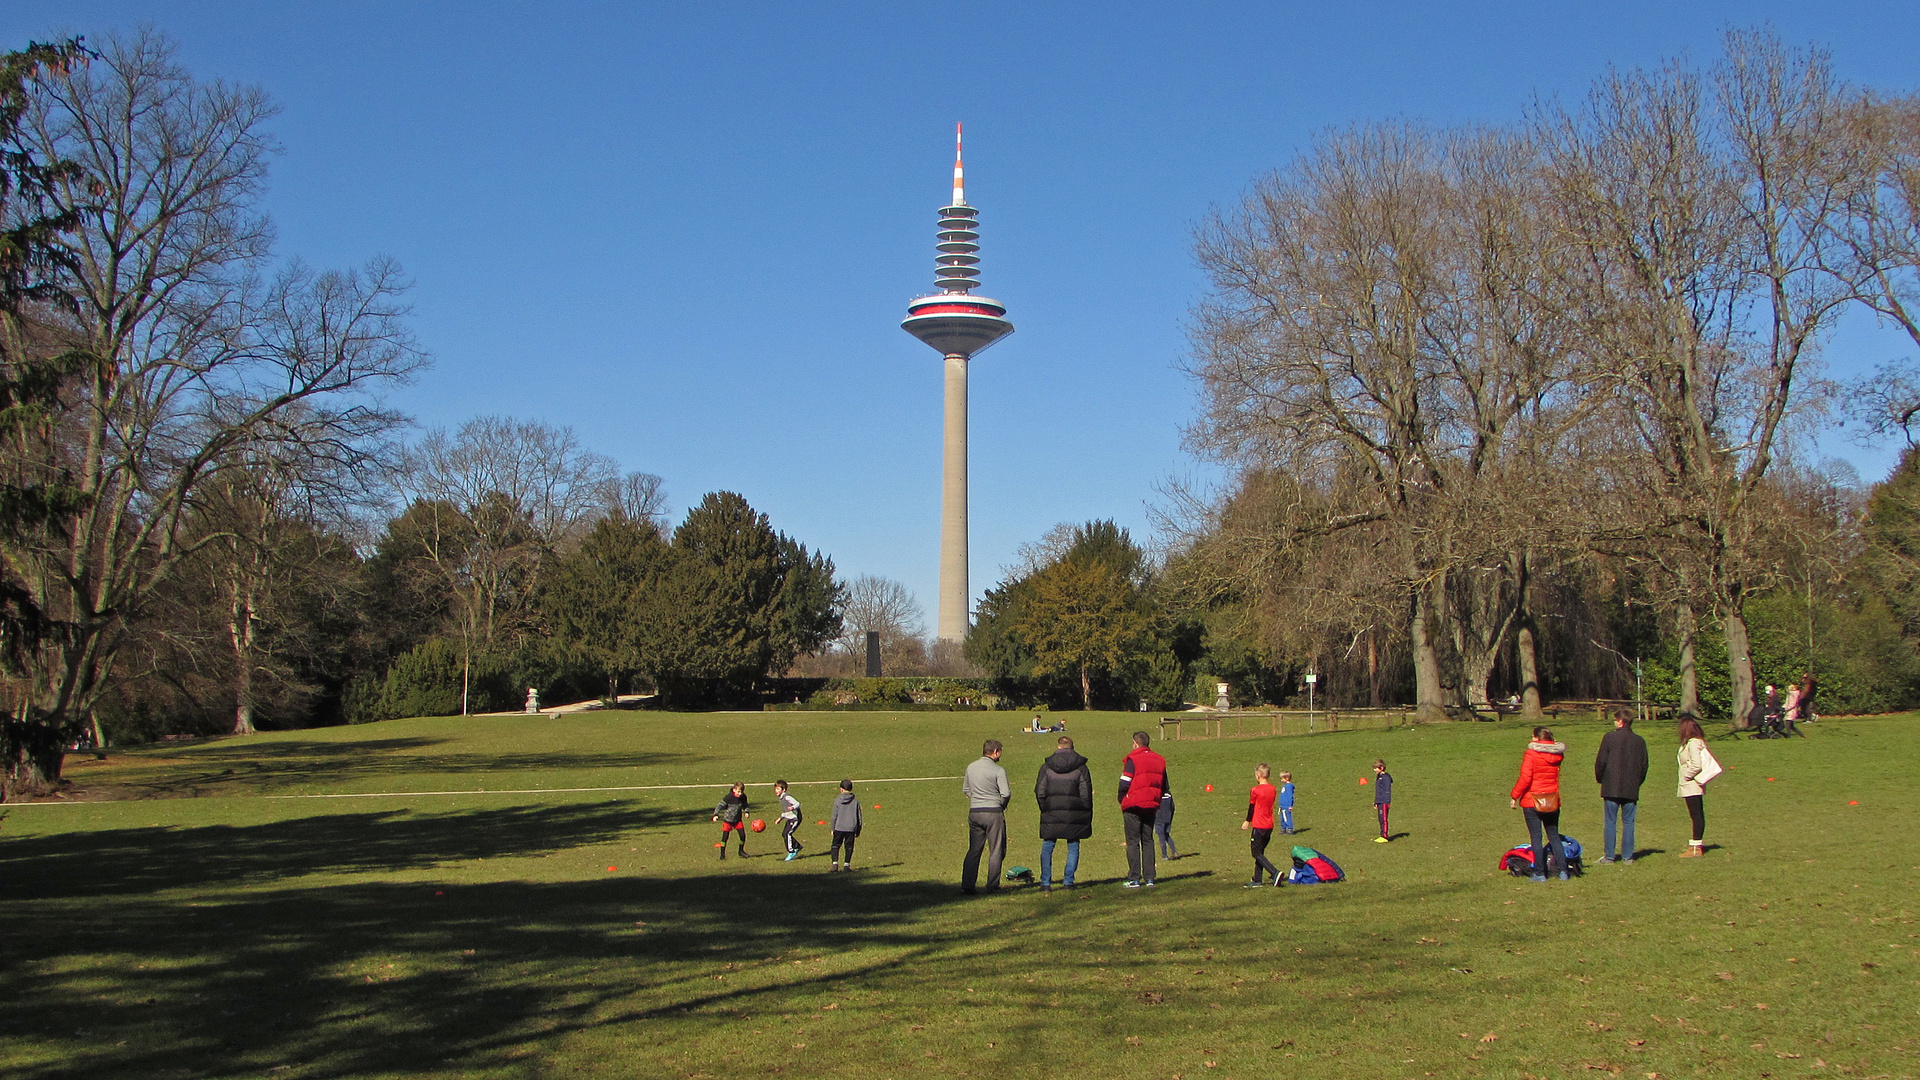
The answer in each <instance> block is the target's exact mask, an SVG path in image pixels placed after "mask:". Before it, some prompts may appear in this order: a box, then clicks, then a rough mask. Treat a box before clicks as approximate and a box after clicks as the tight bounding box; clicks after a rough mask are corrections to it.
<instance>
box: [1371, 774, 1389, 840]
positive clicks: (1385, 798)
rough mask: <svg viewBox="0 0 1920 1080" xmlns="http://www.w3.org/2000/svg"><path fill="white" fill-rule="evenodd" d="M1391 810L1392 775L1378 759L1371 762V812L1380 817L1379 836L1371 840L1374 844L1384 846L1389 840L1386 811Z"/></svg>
mask: <svg viewBox="0 0 1920 1080" xmlns="http://www.w3.org/2000/svg"><path fill="white" fill-rule="evenodd" d="M1392 809H1393V774H1392V773H1390V772H1388V771H1387V763H1386V762H1385V761H1382V760H1380V759H1378V758H1375V759H1374V762H1373V812H1374V813H1376V814H1379V815H1380V835H1379V836H1376V837H1374V838H1373V842H1374V843H1376V844H1384V843H1386V842H1387V840H1388V839H1389V836H1388V833H1387V811H1389V810H1392Z"/></svg>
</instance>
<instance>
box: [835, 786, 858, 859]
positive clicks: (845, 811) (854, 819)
mask: <svg viewBox="0 0 1920 1080" xmlns="http://www.w3.org/2000/svg"><path fill="white" fill-rule="evenodd" d="M827 823H828V824H830V825H832V826H833V850H832V851H831V852H829V853H828V854H829V855H831V856H832V858H833V862H832V863H831V864H830V865H829V866H828V867H827V869H828V870H838V869H840V868H841V864H840V846H841V845H842V844H845V845H846V848H847V861H846V868H847V869H848V870H851V869H853V842H854V840H855V839H857V838H858V837H859V836H860V800H859V799H856V798H854V796H853V781H851V780H842V781H840V794H839V796H838V797H836V798H835V799H834V800H833V813H832V814H831V815H830V816H829V817H828V818H827Z"/></svg>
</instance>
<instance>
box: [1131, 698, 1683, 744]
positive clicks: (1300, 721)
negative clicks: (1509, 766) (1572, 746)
mask: <svg viewBox="0 0 1920 1080" xmlns="http://www.w3.org/2000/svg"><path fill="white" fill-rule="evenodd" d="M1621 707H1625V708H1629V709H1633V710H1634V712H1635V715H1636V717H1638V718H1639V719H1648V718H1651V719H1654V720H1659V719H1662V718H1668V717H1671V716H1673V715H1674V714H1675V713H1677V712H1678V711H1679V708H1678V706H1674V705H1664V704H1660V703H1657V702H1651V701H1630V700H1625V699H1613V698H1596V699H1592V700H1582V701H1555V702H1551V703H1549V704H1547V705H1544V706H1542V708H1541V711H1542V712H1543V713H1544V714H1545V715H1546V716H1548V717H1549V718H1551V719H1554V720H1561V719H1566V720H1605V719H1607V718H1608V717H1609V716H1611V715H1612V714H1613V710H1614V709H1616V708H1621ZM1519 711H1520V710H1519V707H1518V706H1507V705H1494V706H1491V707H1490V708H1488V709H1485V710H1477V711H1476V712H1475V713H1474V715H1476V716H1478V717H1479V718H1480V719H1483V720H1497V719H1500V718H1501V717H1506V716H1515V715H1518V713H1519ZM1460 715H1461V716H1462V718H1463V719H1464V718H1465V716H1464V714H1460ZM1413 716H1414V710H1413V709H1412V708H1411V707H1392V708H1384V709H1315V710H1314V711H1313V712H1311V713H1309V712H1308V711H1307V710H1305V709H1259V710H1254V709H1244V710H1230V711H1227V712H1217V713H1183V714H1181V715H1179V716H1162V717H1161V718H1160V737H1161V738H1162V739H1228V738H1246V737H1249V736H1255V735H1308V734H1315V733H1318V732H1322V731H1360V730H1364V729H1371V730H1375V731H1379V730H1383V729H1386V728H1395V727H1407V726H1410V725H1411V724H1412V723H1413Z"/></svg>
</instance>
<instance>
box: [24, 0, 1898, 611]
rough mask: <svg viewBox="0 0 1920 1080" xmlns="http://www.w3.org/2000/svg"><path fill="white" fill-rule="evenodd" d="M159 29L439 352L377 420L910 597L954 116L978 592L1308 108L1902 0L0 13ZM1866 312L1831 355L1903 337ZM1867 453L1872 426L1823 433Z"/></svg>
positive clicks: (1157, 421) (1156, 357)
mask: <svg viewBox="0 0 1920 1080" xmlns="http://www.w3.org/2000/svg"><path fill="white" fill-rule="evenodd" d="M142 22H146V23H152V24H154V25H156V26H158V27H160V28H161V29H164V30H166V31H167V32H169V33H170V34H172V35H173V36H174V37H176V38H177V39H178V41H179V42H180V45H181V55H182V58H183V59H184V61H185V62H186V63H187V64H188V65H189V66H190V67H191V68H192V69H193V70H194V71H195V72H196V73H197V74H198V75H200V76H202V77H206V78H222V79H228V80H235V81H245V82H253V83H258V84H260V85H261V86H263V87H265V88H266V89H267V90H268V91H269V92H270V93H271V94H272V95H273V96H274V98H275V99H277V100H278V101H279V103H280V105H281V107H282V110H283V111H282V113H281V115H280V116H279V117H278V118H277V119H276V120H275V122H274V125H273V129H274V131H275V133H276V135H277V136H278V138H279V139H280V141H281V142H282V143H283V144H284V146H285V153H284V155H282V157H281V158H280V159H279V160H278V162H277V163H276V165H275V169H274V179H273V187H272V193H271V196H270V199H269V209H270V211H271V213H272V214H273V216H274V218H275V220H276V222H277V224H278V228H279V236H280V241H279V250H280V252H281V253H282V254H284V255H295V254H297V255H299V256H301V257H303V258H305V259H307V260H308V261H310V262H312V263H315V264H318V265H321V266H331V265H342V264H348V263H354V262H358V261H361V260H363V259H365V258H366V257H368V256H369V255H372V254H375V253H385V254H389V255H392V256H394V257H396V258H398V259H399V260H400V261H401V262H402V263H403V264H404V265H405V266H406V268H407V270H408V271H409V273H410V275H411V276H412V278H413V279H414V280H415V281H416V282H417V289H416V292H415V304H416V318H415V327H416V329H417V331H418V333H419V336H420V338H421V340H422V342H423V343H424V344H425V345H426V346H427V348H428V349H430V350H431V352H432V353H433V355H434V357H435V366H434V368H433V369H432V370H431V371H430V372H429V373H427V374H426V375H425V376H424V377H422V378H421V379H420V380H419V381H418V383H417V384H416V385H415V386H413V387H411V388H409V389H407V390H406V391H405V392H403V393H402V394H400V395H399V397H398V400H397V404H399V405H400V406H401V407H402V408H404V409H406V410H407V411H409V412H410V413H411V414H413V415H414V416H416V417H417V418H418V419H419V420H420V422H421V423H422V424H423V425H454V424H458V423H459V422H460V421H461V420H463V419H466V418H468V417H471V416H474V415H478V414H482V413H503V414H508V415H513V416H517V417H522V418H528V419H539V420H544V421H547V422H550V423H558V424H568V425H571V426H572V427H573V428H574V429H575V430H576V431H578V432H579V434H580V435H581V437H582V439H583V440H584V441H585V442H586V443H587V444H588V445H589V446H591V447H593V448H594V449H597V450H599V451H601V452H603V453H606V454H608V455H611V456H612V457H614V458H615V459H617V460H618V461H619V462H620V463H621V465H622V466H623V467H625V468H628V469H644V470H646V471H649V472H654V473H658V474H660V475H661V476H663V477H665V478H666V481H667V485H668V490H669V494H670V495H671V497H672V499H673V506H674V512H675V514H676V515H677V514H678V513H680V512H681V511H683V510H684V508H685V507H686V506H687V505H688V504H689V503H691V502H693V501H695V500H697V499H698V498H699V496H700V495H701V494H702V493H703V492H706V491H709V490H714V489H718V488H726V489H731V490H734V491H738V492H741V493H742V494H744V495H745V496H746V497H747V499H748V500H749V501H750V502H752V504H753V505H754V506H756V507H758V508H760V509H762V510H764V511H766V512H767V513H768V514H769V515H770V516H771V517H772V519H773V521H774V524H775V526H776V527H778V528H780V529H782V530H784V531H786V532H788V533H790V534H792V535H794V536H795V537H797V538H799V539H801V540H802V541H804V542H806V543H808V544H809V545H811V546H813V547H815V548H817V549H820V550H823V551H825V552H827V553H828V554H829V555H831V556H832V557H833V558H834V560H835V562H836V563H837V564H838V566H839V568H840V570H841V572H842V573H843V575H845V576H849V577H851V576H853V575H856V574H862V573H872V574H880V575H884V576H887V577H892V578H895V579H897V580H899V581H901V582H903V583H905V584H906V585H907V586H908V587H909V588H910V589H912V590H913V592H914V593H915V594H916V595H917V596H918V597H919V599H920V601H921V603H922V605H923V606H924V607H926V608H927V609H928V614H929V616H931V614H932V608H933V606H934V602H935V597H936V594H935V584H936V580H937V555H938V543H939V490H938V487H939V466H940V462H939V454H940V430H939V425H940V394H941V376H940V362H939V358H938V357H937V356H935V355H934V354H933V353H932V351H931V350H929V349H927V348H926V347H924V346H922V345H920V344H919V343H918V342H916V341H914V340H913V339H912V338H910V337H908V336H907V335H906V334H904V333H902V332H901V331H900V330H899V328H898V324H899V322H900V319H901V318H902V317H903V315H904V308H905V304H906V302H907V301H908V299H909V298H911V297H913V296H914V295H916V294H919V293H922V292H926V291H928V290H930V289H931V282H932V255H933V252H932V234H933V224H934V214H933V211H934V210H935V208H936V207H938V206H940V205H941V204H942V203H943V202H944V201H945V197H946V195H947V190H946V184H947V181H948V169H949V158H948V155H949V153H950V148H951V140H952V130H953V123H954V121H956V120H964V121H965V122H966V124H967V164H968V170H967V171H968V194H969V201H971V202H972V203H974V204H975V205H977V206H979V207H980V208H981V219H982V222H983V225H982V245H983V251H982V252H981V255H982V257H983V260H984V263H983V269H984V273H983V279H984V281H985V284H986V288H985V289H984V290H983V291H984V292H985V293H986V294H987V295H990V296H993V297H995V298H997V299H999V300H1001V301H1002V302H1004V303H1006V304H1007V305H1008V307H1009V316H1010V317H1011V318H1012V319H1013V321H1014V322H1015V324H1016V325H1017V326H1018V327H1019V332H1018V333H1016V334H1015V335H1014V336H1013V337H1011V338H1009V339H1008V340H1007V341H1005V342H1003V343H1001V344H1000V345H997V346H995V348H994V349H993V350H992V351H991V352H988V353H986V354H984V355H983V356H982V357H981V358H980V359H979V360H978V361H976V362H975V364H974V368H973V373H972V405H973V411H972V440H973V459H972V465H973V490H972V495H973V502H972V508H973V585H974V591H975V593H976V595H977V594H978V593H979V592H980V591H981V590H983V589H985V588H987V587H988V586H990V585H992V584H993V583H994V581H995V580H997V579H998V577H999V571H1000V568H1001V567H1002V566H1004V565H1005V564H1006V563H1008V562H1009V561H1010V560H1011V558H1012V557H1013V552H1014V549H1015V548H1016V547H1018V545H1020V544H1021V543H1023V542H1026V541H1029V540H1032V539H1035V538H1037V537H1038V536H1039V535H1040V534H1042V533H1043V532H1045V531H1046V530H1047V529H1048V528H1049V527H1050V526H1052V525H1053V524H1055V523H1057V522H1061V521H1082V520H1086V519H1090V518H1097V517H1111V518H1114V519H1116V520H1118V521H1119V522H1121V523H1122V524H1124V525H1127V526H1129V527H1130V528H1132V529H1133V530H1134V532H1135V533H1136V535H1143V536H1144V535H1145V534H1147V533H1148V532H1149V526H1148V524H1147V521H1148V513H1147V512H1148V507H1149V506H1150V505H1151V504H1153V503H1154V502H1155V501H1156V500H1157V498H1158V496H1157V495H1156V494H1155V489H1156V486H1157V485H1159V484H1161V483H1163V482H1164V481H1166V480H1167V479H1168V478H1172V477H1193V478H1198V479H1200V480H1203V481H1204V480H1205V479H1206V478H1207V477H1208V476H1209V473H1208V471H1207V469H1206V468H1204V467H1203V466H1201V465H1199V464H1197V463H1196V462H1194V461H1193V460H1192V459H1191V458H1190V457H1188V456H1187V455H1186V454H1185V453H1184V452H1183V450H1182V448H1181V431H1182V428H1183V426H1184V425H1185V424H1186V423H1187V422H1188V421H1189V420H1190V419H1191V417H1192V416H1193V413H1194V408H1195V396H1194V393H1193V388H1192V386H1191V385H1190V383H1189V381H1188V380H1187V379H1186V377H1185V376H1184V375H1182V374H1181V372H1180V363H1181V359H1182V357H1183V355H1184V352H1185V339H1184V331H1183V323H1184V320H1185V317H1186V313H1187V311H1188V309H1189V307H1190V306H1191V304H1192V303H1193V302H1194V300H1195V299H1196V298H1197V297H1198V296H1199V295H1200V292H1201V290H1202V288H1203V287H1204V283H1203V281H1202V280H1201V278H1200V276H1199V274H1198V273H1197V272H1196V271H1195V269H1194V267H1193V264H1192V259H1191V255H1190V252H1189V242H1190V235H1191V229H1192V227H1193V225H1194V223H1195V222H1197V221H1198V220H1199V219H1200V218H1201V217H1202V216H1203V215H1205V214H1206V213H1207V211H1208V209H1209V208H1210V207H1212V206H1215V205H1219V204H1224V203H1228V202H1231V201H1233V200H1235V199H1236V198H1237V197H1238V195H1239V194H1240V192H1241V191H1242V190H1243V189H1244V188H1245V187H1246V185H1247V184H1248V183H1249V182H1250V181H1251V180H1252V179H1253V178H1254V177H1255V176H1256V175H1258V174H1259V173H1261V172H1264V171H1266V170H1269V169H1272V168H1274V167H1277V166H1280V165H1283V164H1284V163H1286V162H1287V161H1288V159H1289V158H1291V157H1292V156H1293V155H1294V154H1295V153H1296V152H1298V151H1299V149H1300V148H1302V147H1303V146H1304V145H1305V144H1306V142H1307V140H1308V139H1309V138H1310V137H1311V135H1312V134H1313V133H1314V132H1315V131H1316V130H1319V129H1322V128H1325V127H1328V126H1334V125H1341V124H1345V123H1349V122H1352V121H1355V120H1360V119H1365V118H1371V117H1384V116H1405V117H1412V118H1417V119H1423V120H1427V121H1431V122H1434V123H1440V124H1449V123H1458V122H1490V123H1499V122H1505V121H1509V120H1512V119H1514V118H1516V117H1518V116H1519V115H1520V113H1521V112H1522V111H1523V109H1524V108H1525V107H1526V105H1527V103H1528V102H1529V101H1530V100H1532V98H1533V97H1534V96H1535V95H1544V96H1553V95H1570V94H1578V93H1580V92H1581V91H1582V89H1583V88H1584V87H1585V86H1586V84H1587V83H1588V81H1589V80H1591V79H1592V78H1593V77H1594V76H1595V75H1596V74H1598V73H1599V72H1601V71H1602V70H1603V69H1604V68H1605V67H1606V65H1607V64H1609V63H1615V64H1619V65H1623V66H1632V65H1637V64H1642V63H1648V62H1651V61H1654V60H1657V59H1659V58H1661V57H1664V56H1669V55H1674V54H1678V53H1688V54H1691V55H1693V56H1694V57H1696V58H1700V59H1703V60H1704V59H1708V58H1711V57H1712V56H1713V55H1714V54H1715V53H1716V52H1717V50H1718V40H1719V36H1720V33H1721V31H1722V29H1723V28H1724V27H1726V26H1728V25H1739V26H1751V25H1757V24H1769V25H1771V26H1773V27H1774V28H1775V29H1776V30H1778V31H1779V32H1780V33H1781V34H1782V35H1783V36H1784V37H1786V38H1787V39H1788V40H1789V41H1791V42H1796V43H1804V42H1816V43H1819V44H1822V45H1824V46H1826V47H1828V48H1830V49H1831V50H1832V52H1833V54H1834V57H1835V61H1836V66H1837V68H1838V70H1839V72H1840V74H1841V75H1842V76H1843V77H1845V78H1848V79H1851V80H1854V81H1858V82H1865V83H1870V84H1874V85H1877V86H1881V87H1883V88H1887V89H1900V90H1908V89H1912V88H1913V87H1914V86H1915V84H1916V82H1920V54H1916V52H1915V51H1914V49H1913V47H1912V43H1913V42H1914V41H1915V40H1916V37H1917V36H1920V35H1917V34H1916V31H1920V5H1914V4H1911V3H1906V4H1894V3H1847V4H1808V3H1795V4H1785V3H1780V4H1771V3H1753V4H1714V3H1693V4H1673V3H1670V2H1668V3H1659V4H1654V3H1614V4H1607V5H1599V4H1588V5H1571V4H1541V3H1526V4H1521V3H1510V4H1445V3H1430V4H1420V5H1415V4H1411V3H1404V4H1385V3H1351V4H1294V3H1258V4H1256V3H1248V4H1221V3H1192V4H1165V3H1154V4H1144V3H1142V4H1129V3H1112V2H1109V3H1098V4H1091V3H1089V4H1077V3H1076V4H1066V3H1057V4H1031V3H1029V4H993V3H972V4H962V5H946V6H943V7H942V6H927V5H904V4H870V5H854V4H813V5H805V6H802V5H797V4H772V3H736V4H730V5H706V4H666V3H657V4H598V5H595V4H564V3H543V4H482V3H460V4H452V3H443V4H430V3H393V2H389V3H378V4H376V3H355V2H329V3H259V2H244V3H194V2H191V0H169V2H164V3H163V2H157V0H101V2H92V0H61V2H58V3H55V4H52V5H45V4H25V3H14V4H6V5H0V44H4V45H6V46H8V47H15V46H17V45H19V44H20V43H22V42H23V41H24V40H25V39H27V38H30V37H34V38H42V39H44V38H46V37H49V36H52V35H54V34H57V33H67V32H79V33H86V34H93V35H97V34H100V33H102V32H104V31H107V30H110V29H112V28H116V27H119V28H125V27H130V26H133V25H136V24H139V23H142ZM1907 351H1908V350H1906V349H1905V348H1904V347H1903V340H1896V339H1892V338H1890V337H1888V336H1887V335H1885V334H1881V333H1878V332H1876V331H1875V330H1874V328H1873V327H1872V326H1871V324H1870V323H1868V322H1865V321H1862V320H1856V321H1855V322H1854V323H1853V324H1850V325H1849V326H1847V327H1845V328H1843V330H1842V332H1841V333H1839V334H1838V335H1836V337H1835V340H1834V341H1833V343H1832V347H1831V348H1830V350H1829V354H1830V360H1831V365H1832V368H1833V371H1834V372H1835V373H1836V374H1842V375H1845V374H1849V373H1852V372H1854V371H1856V370H1861V369H1864V368H1867V367H1870V366H1872V364H1874V363H1877V362H1880V361H1884V360H1889V359H1893V358H1896V357H1899V356H1902V355H1905V353H1906V352H1907ZM1824 447H1825V449H1826V451H1827V452H1828V453H1831V454H1834V455H1837V456H1843V457H1846V458H1848V459H1849V460H1852V461H1854V462H1855V464H1856V465H1857V467H1858V468H1859V469H1860V471H1861V473H1862V475H1863V476H1864V477H1865V478H1866V479H1868V480H1872V479H1876V478H1878V476H1880V475H1881V474H1883V473H1884V472H1885V469H1886V466H1887V464H1888V463H1889V462H1890V460H1891V456H1890V451H1888V450H1887V449H1884V448H1882V449H1867V448H1861V447H1858V446H1855V445H1854V444H1852V443H1851V442H1849V441H1848V440H1847V439H1845V438H1844V437H1834V438H1829V439H1828V440H1826V442H1825V444H1824Z"/></svg>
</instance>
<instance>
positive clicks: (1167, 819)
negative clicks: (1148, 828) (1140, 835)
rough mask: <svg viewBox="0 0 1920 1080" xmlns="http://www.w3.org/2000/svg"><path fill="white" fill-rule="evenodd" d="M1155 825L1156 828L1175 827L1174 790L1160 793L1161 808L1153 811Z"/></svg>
mask: <svg viewBox="0 0 1920 1080" xmlns="http://www.w3.org/2000/svg"><path fill="white" fill-rule="evenodd" d="M1153 827H1154V828H1156V829H1171V828H1173V792H1171V791H1163V792H1161V793H1160V809H1158V810H1155V811H1154V812H1153Z"/></svg>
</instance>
